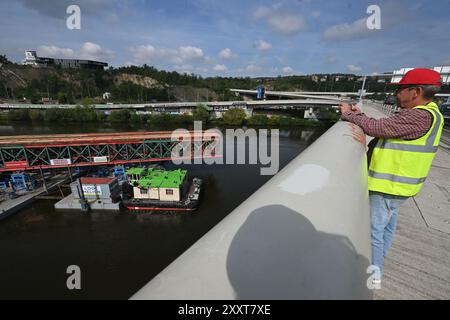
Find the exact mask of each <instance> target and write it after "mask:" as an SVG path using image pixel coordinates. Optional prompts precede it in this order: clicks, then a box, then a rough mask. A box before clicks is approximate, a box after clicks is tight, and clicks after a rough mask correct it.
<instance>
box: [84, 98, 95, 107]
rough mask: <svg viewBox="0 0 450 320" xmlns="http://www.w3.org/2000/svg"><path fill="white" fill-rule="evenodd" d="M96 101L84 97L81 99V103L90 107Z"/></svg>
mask: <svg viewBox="0 0 450 320" xmlns="http://www.w3.org/2000/svg"><path fill="white" fill-rule="evenodd" d="M93 103H94V102H93V101H92V99H91V98H84V99H83V100H81V105H82V106H83V107H89V106H91V105H92V104H93Z"/></svg>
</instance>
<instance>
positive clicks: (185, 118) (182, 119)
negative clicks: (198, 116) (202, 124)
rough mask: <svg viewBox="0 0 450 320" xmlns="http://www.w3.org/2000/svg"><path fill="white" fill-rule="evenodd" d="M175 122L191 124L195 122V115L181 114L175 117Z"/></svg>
mask: <svg viewBox="0 0 450 320" xmlns="http://www.w3.org/2000/svg"><path fill="white" fill-rule="evenodd" d="M173 122H174V124H189V123H193V122H194V117H193V116H191V115H188V114H180V115H179V116H176V117H174V119H173Z"/></svg>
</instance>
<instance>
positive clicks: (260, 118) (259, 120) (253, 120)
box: [247, 114, 269, 126]
mask: <svg viewBox="0 0 450 320" xmlns="http://www.w3.org/2000/svg"><path fill="white" fill-rule="evenodd" d="M247 123H248V124H249V125H254V126H266V125H267V124H268V123H269V118H268V117H267V116H266V115H264V114H257V115H254V116H252V117H250V118H248V120H247Z"/></svg>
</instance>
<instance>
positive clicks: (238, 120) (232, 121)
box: [222, 109, 245, 126]
mask: <svg viewBox="0 0 450 320" xmlns="http://www.w3.org/2000/svg"><path fill="white" fill-rule="evenodd" d="M222 118H223V122H224V123H225V124H229V125H233V126H240V125H242V123H243V122H244V119H245V111H244V110H242V109H229V110H227V111H226V112H225V113H224V114H223V115H222Z"/></svg>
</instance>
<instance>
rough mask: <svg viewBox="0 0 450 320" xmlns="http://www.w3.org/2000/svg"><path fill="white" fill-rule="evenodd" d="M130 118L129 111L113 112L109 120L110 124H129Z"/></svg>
mask: <svg viewBox="0 0 450 320" xmlns="http://www.w3.org/2000/svg"><path fill="white" fill-rule="evenodd" d="M130 117H131V115H130V111H129V110H127V109H123V110H117V111H113V112H111V114H110V116H109V117H108V120H109V121H110V122H128V120H130Z"/></svg>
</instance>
